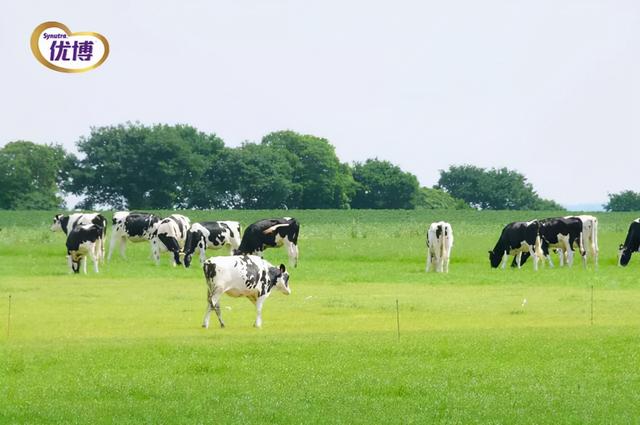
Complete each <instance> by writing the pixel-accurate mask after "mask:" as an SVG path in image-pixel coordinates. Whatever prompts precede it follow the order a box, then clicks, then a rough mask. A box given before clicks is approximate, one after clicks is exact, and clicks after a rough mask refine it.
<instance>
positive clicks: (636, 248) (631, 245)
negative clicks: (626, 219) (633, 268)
mask: <svg viewBox="0 0 640 425" xmlns="http://www.w3.org/2000/svg"><path fill="white" fill-rule="evenodd" d="M634 252H640V218H636V219H635V220H633V221H632V222H631V225H629V231H628V232H627V237H626V238H625V240H624V243H623V244H622V245H620V251H619V252H618V264H619V265H621V266H623V267H625V266H626V265H627V264H629V261H630V260H631V254H633V253H634Z"/></svg>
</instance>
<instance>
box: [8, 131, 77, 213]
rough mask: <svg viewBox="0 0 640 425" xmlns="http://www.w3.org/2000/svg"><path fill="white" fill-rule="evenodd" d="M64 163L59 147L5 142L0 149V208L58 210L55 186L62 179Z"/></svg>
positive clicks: (61, 150) (59, 199) (24, 142)
mask: <svg viewBox="0 0 640 425" xmlns="http://www.w3.org/2000/svg"><path fill="white" fill-rule="evenodd" d="M66 160H67V154H66V152H65V151H64V149H63V148H62V146H60V145H37V144H35V143H32V142H28V141H16V142H11V143H8V144H7V145H6V146H4V147H3V148H2V149H0V188H2V189H1V190H0V208H1V209H42V210H46V209H55V208H60V207H61V206H62V204H63V201H62V198H61V197H60V196H59V194H58V187H57V183H58V182H59V181H60V180H61V179H62V178H63V176H64V172H63V167H64V165H65V161H66Z"/></svg>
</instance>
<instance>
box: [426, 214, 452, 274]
mask: <svg viewBox="0 0 640 425" xmlns="http://www.w3.org/2000/svg"><path fill="white" fill-rule="evenodd" d="M452 246H453V230H452V229H451V225H450V224H449V223H447V222H445V221H438V222H437V223H431V226H429V231H428V232H427V268H426V271H427V272H429V270H430V269H431V266H432V265H433V266H435V269H436V272H445V273H449V258H450V257H451V247H452Z"/></svg>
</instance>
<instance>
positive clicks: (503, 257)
mask: <svg viewBox="0 0 640 425" xmlns="http://www.w3.org/2000/svg"><path fill="white" fill-rule="evenodd" d="M541 245H542V242H541V239H540V223H539V222H538V220H533V221H527V222H524V221H516V222H513V223H509V224H507V225H506V226H505V227H504V228H503V229H502V233H501V234H500V238H499V239H498V242H497V243H496V246H495V247H494V248H493V250H491V251H489V262H490V263H491V267H493V268H498V266H500V264H501V263H502V268H503V269H504V268H505V267H506V264H507V259H508V258H509V255H513V256H514V259H515V261H516V266H517V267H518V268H520V266H521V264H522V263H521V258H522V253H524V252H526V253H529V254H530V255H531V256H533V269H534V270H536V271H537V270H538V262H539V261H540V259H541V258H543V253H542V247H541Z"/></svg>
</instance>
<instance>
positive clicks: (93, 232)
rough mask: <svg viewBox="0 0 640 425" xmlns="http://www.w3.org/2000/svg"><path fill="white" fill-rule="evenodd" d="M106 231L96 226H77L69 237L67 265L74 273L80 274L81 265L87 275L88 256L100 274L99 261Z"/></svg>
mask: <svg viewBox="0 0 640 425" xmlns="http://www.w3.org/2000/svg"><path fill="white" fill-rule="evenodd" d="M103 235H104V229H103V228H102V227H100V226H97V225H95V224H79V225H76V226H75V227H74V228H73V229H71V231H70V232H69V234H68V235H67V243H66V245H67V263H68V264H69V269H70V270H71V272H72V273H79V272H80V263H82V267H83V270H84V274H87V256H89V257H91V260H92V261H93V268H94V270H95V272H96V273H98V261H99V260H100V255H101V252H102V247H103V246H104V245H103V243H102V238H103Z"/></svg>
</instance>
